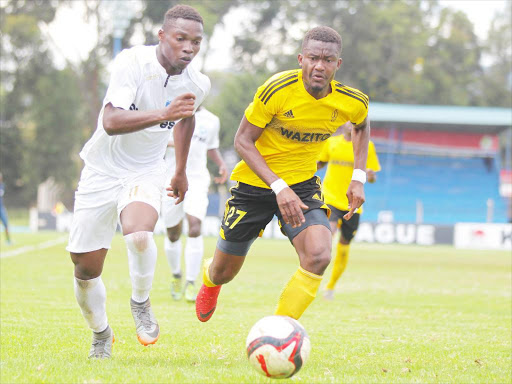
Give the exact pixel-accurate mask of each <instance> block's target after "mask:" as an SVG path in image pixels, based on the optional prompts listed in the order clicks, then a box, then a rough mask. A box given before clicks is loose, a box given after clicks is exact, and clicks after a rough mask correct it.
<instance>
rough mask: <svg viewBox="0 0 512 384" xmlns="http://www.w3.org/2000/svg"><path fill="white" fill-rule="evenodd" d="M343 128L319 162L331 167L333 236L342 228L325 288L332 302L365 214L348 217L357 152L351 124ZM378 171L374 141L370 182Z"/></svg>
mask: <svg viewBox="0 0 512 384" xmlns="http://www.w3.org/2000/svg"><path fill="white" fill-rule="evenodd" d="M342 128H343V135H341V136H336V137H333V138H331V139H330V140H328V141H327V142H326V143H325V144H324V147H323V150H322V153H321V154H320V158H319V161H318V169H320V168H323V167H324V166H325V165H326V164H328V166H327V172H326V174H325V177H324V180H323V187H322V191H323V193H324V199H325V202H326V203H327V205H328V206H329V208H330V209H331V216H330V217H329V222H330V224H331V230H332V236H333V237H334V236H335V235H336V231H337V229H338V228H340V240H339V242H338V247H337V250H336V257H335V259H334V263H333V266H332V273H331V278H330V280H329V282H328V283H327V286H326V287H325V293H324V297H325V298H326V299H329V300H332V299H333V297H334V286H335V285H336V282H337V281H338V279H339V278H340V277H341V275H342V274H343V271H345V268H346V267H347V262H348V253H349V248H350V242H351V241H352V239H353V238H354V236H355V234H356V231H357V228H358V227H359V217H360V215H361V213H362V212H363V208H362V207H360V208H359V209H358V210H357V211H356V213H354V215H353V216H352V217H351V218H350V219H348V220H347V219H345V218H344V216H345V215H346V214H347V212H348V211H349V210H350V209H349V202H348V199H347V195H346V191H347V189H348V187H349V185H350V181H351V178H352V172H353V170H354V151H353V146H352V127H351V124H350V123H347V124H345V125H344V126H343V127H342ZM378 171H380V163H379V158H378V157H377V152H376V151H375V145H374V144H373V142H372V141H370V142H369V143H368V160H367V162H366V177H367V180H368V182H370V183H374V182H375V180H376V179H377V177H376V175H375V173H376V172H378Z"/></svg>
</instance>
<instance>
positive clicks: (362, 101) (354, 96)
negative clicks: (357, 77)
mask: <svg viewBox="0 0 512 384" xmlns="http://www.w3.org/2000/svg"><path fill="white" fill-rule="evenodd" d="M336 92H339V93H343V94H344V95H347V96H349V97H352V98H354V99H356V100H359V101H360V102H361V103H363V104H364V107H365V108H366V109H368V103H367V102H366V100H364V99H363V98H361V97H359V96H356V95H353V94H351V93H349V92H345V90H341V89H337V90H336Z"/></svg>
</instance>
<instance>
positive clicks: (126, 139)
mask: <svg viewBox="0 0 512 384" xmlns="http://www.w3.org/2000/svg"><path fill="white" fill-rule="evenodd" d="M156 47H157V46H156V45H154V46H136V47H133V48H130V49H125V50H123V51H122V52H121V53H119V55H117V57H116V59H115V61H114V65H113V69H112V74H111V78H110V83H109V86H108V90H107V94H106V96H105V99H104V100H103V107H102V109H101V111H100V114H99V117H98V126H97V128H96V131H95V132H94V135H93V136H92V137H91V139H90V140H89V141H88V142H87V143H86V144H85V146H84V148H83V149H82V151H81V152H80V157H81V158H82V159H83V160H84V162H85V164H86V165H87V166H88V167H90V168H92V169H94V170H95V171H96V172H98V173H101V174H107V175H115V176H116V177H119V178H124V177H127V176H129V175H132V174H134V173H136V174H140V173H147V172H150V171H152V170H155V169H158V168H161V169H164V168H165V162H164V160H163V158H164V155H165V149H166V147H167V142H168V141H169V135H170V132H171V129H172V127H173V126H174V125H175V124H176V123H178V121H167V122H164V123H161V124H157V125H154V126H152V127H148V128H146V129H143V130H140V131H137V132H133V133H128V134H123V135H114V136H109V135H107V133H106V132H105V129H104V128H103V112H104V109H105V105H107V104H108V103H111V104H112V105H113V106H114V107H118V108H122V109H125V110H140V111H147V110H155V109H162V108H164V107H166V106H167V105H169V104H170V103H171V102H172V100H173V99H174V98H175V97H177V96H179V95H181V94H184V93H187V92H191V93H193V94H194V95H195V96H196V100H195V108H197V107H198V106H199V105H201V103H202V102H203V100H204V99H205V98H206V96H207V94H208V92H209V91H210V80H209V79H208V77H207V76H205V75H203V74H202V73H200V72H199V71H197V70H195V69H194V68H193V67H192V66H191V65H189V66H187V68H186V69H185V70H184V71H183V72H182V73H181V74H180V75H176V76H169V75H168V74H167V72H166V71H165V69H164V68H163V67H162V65H161V64H160V63H159V62H158V60H157V57H156Z"/></svg>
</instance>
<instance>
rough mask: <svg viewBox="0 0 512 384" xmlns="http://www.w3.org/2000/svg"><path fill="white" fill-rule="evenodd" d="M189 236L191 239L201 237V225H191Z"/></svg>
mask: <svg viewBox="0 0 512 384" xmlns="http://www.w3.org/2000/svg"><path fill="white" fill-rule="evenodd" d="M188 236H189V237H198V236H201V223H200V222H199V223H195V224H192V225H190V227H189V229H188Z"/></svg>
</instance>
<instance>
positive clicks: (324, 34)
mask: <svg viewBox="0 0 512 384" xmlns="http://www.w3.org/2000/svg"><path fill="white" fill-rule="evenodd" d="M309 40H317V41H324V42H326V43H334V44H336V45H337V46H338V51H339V53H341V36H340V34H339V33H338V32H336V31H335V30H334V29H332V28H330V27H325V26H321V27H315V28H313V29H310V30H309V31H308V32H307V33H306V35H305V36H304V40H302V50H303V51H304V47H305V46H306V45H307V43H308V42H309Z"/></svg>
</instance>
